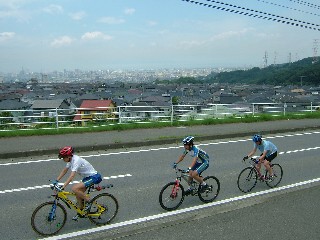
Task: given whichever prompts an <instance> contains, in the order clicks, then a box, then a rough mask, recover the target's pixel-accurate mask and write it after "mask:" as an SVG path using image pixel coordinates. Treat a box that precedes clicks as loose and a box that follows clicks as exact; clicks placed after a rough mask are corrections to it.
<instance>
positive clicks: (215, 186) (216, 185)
mask: <svg viewBox="0 0 320 240" xmlns="http://www.w3.org/2000/svg"><path fill="white" fill-rule="evenodd" d="M203 181H205V182H206V184H207V185H208V187H207V188H206V189H205V190H204V191H202V189H201V185H200V184H199V188H198V196H199V198H200V200H201V201H202V202H205V203H208V202H212V201H213V200H215V199H216V198H217V196H218V194H219V192H220V182H219V179H218V178H216V177H214V176H208V177H205V178H204V179H203Z"/></svg>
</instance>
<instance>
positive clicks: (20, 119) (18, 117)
mask: <svg viewBox="0 0 320 240" xmlns="http://www.w3.org/2000/svg"><path fill="white" fill-rule="evenodd" d="M319 109H320V105H313V104H312V103H311V104H302V103H284V104H283V103H252V104H245V103H239V104H207V105H168V106H118V107H103V108H91V109H88V108H86V109H81V108H72V109H45V110H34V109H28V110H0V131H11V130H17V129H20V130H28V129H58V128H75V127H89V126H91V127H98V126H107V125H115V124H126V123H133V122H134V123H141V124H143V123H150V122H171V123H173V122H174V121H189V120H205V119H210V118H211V119H212V118H217V119H221V118H226V117H230V116H232V117H236V118H242V117H245V116H246V115H251V116H258V115H259V114H261V113H264V114H270V115H272V116H279V115H286V114H287V113H294V114H299V115H301V114H305V113H306V112H314V111H318V110H319Z"/></svg>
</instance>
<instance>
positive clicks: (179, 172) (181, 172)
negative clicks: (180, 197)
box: [171, 168, 197, 197]
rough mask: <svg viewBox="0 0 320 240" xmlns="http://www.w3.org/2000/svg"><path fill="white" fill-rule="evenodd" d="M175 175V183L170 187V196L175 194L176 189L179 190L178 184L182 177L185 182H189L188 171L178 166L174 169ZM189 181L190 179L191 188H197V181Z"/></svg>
mask: <svg viewBox="0 0 320 240" xmlns="http://www.w3.org/2000/svg"><path fill="white" fill-rule="evenodd" d="M176 175H177V178H176V180H175V185H174V187H173V188H172V193H171V194H172V195H171V196H173V197H175V196H176V194H177V191H178V190H179V184H180V183H181V180H182V179H183V180H184V181H185V182H186V183H188V184H189V178H190V176H189V174H188V172H186V171H185V170H183V169H179V168H177V169H176ZM191 181H192V182H191V186H192V187H193V189H197V188H196V185H197V182H196V181H194V180H193V179H192V180H191Z"/></svg>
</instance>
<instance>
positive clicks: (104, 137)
mask: <svg viewBox="0 0 320 240" xmlns="http://www.w3.org/2000/svg"><path fill="white" fill-rule="evenodd" d="M307 129H320V120H319V119H303V120H281V121H269V122H257V123H236V124H221V125H220V124H219V125H202V126H190V127H166V128H157V129H136V130H126V131H107V132H94V133H81V134H65V135H52V136H28V137H12V138H0V159H11V158H12V159H13V158H18V157H29V156H37V155H38V156H40V155H46V154H57V153H58V149H60V148H61V147H63V146H66V145H72V146H74V147H75V149H76V151H77V152H78V153H79V152H85V151H92V150H97V151H99V150H108V149H119V148H129V147H138V146H147V145H157V144H162V143H164V142H166V143H179V142H181V139H182V138H183V137H185V136H186V135H193V136H195V137H196V141H197V140H198V141H200V140H213V139H223V138H229V137H240V136H251V135H253V134H254V133H261V134H262V135H264V134H271V133H281V132H287V131H301V130H307Z"/></svg>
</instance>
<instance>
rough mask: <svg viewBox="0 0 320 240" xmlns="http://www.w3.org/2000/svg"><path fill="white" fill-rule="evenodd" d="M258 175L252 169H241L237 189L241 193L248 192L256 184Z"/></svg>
mask: <svg viewBox="0 0 320 240" xmlns="http://www.w3.org/2000/svg"><path fill="white" fill-rule="evenodd" d="M257 181H258V175H257V172H256V171H255V169H254V168H252V167H247V168H245V169H243V170H242V171H241V172H240V174H239V176H238V181H237V184H238V188H239V189H240V191H241V192H244V193H247V192H250V191H251V190H252V189H253V188H254V187H255V186H256V184H257Z"/></svg>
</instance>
